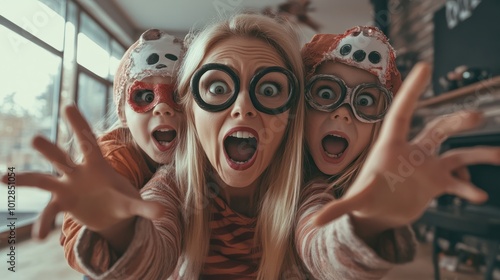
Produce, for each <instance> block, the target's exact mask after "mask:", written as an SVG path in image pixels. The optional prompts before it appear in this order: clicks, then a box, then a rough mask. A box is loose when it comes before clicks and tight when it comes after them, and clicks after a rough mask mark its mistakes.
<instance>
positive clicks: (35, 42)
mask: <svg viewBox="0 0 500 280" xmlns="http://www.w3.org/2000/svg"><path fill="white" fill-rule="evenodd" d="M0 38H2V40H0V61H1V65H2V67H0V84H1V85H2V90H1V91H0V173H1V174H4V173H6V172H7V168H8V167H15V172H16V173H21V172H26V171H40V172H46V173H51V172H53V170H52V166H51V164H50V163H49V162H47V161H46V160H45V159H44V158H43V157H42V156H40V155H39V153H38V152H37V151H35V150H34V149H33V147H32V146H31V141H32V139H33V137H34V136H35V135H43V136H45V137H46V138H48V139H49V140H51V141H53V142H56V141H57V142H59V143H60V144H64V143H65V142H66V141H67V140H68V136H69V135H67V132H65V129H60V128H61V127H64V122H63V121H61V120H60V119H59V116H60V113H59V107H60V101H61V102H65V103H67V102H71V101H76V102H77V103H78V105H79V107H80V109H81V110H82V112H83V114H84V115H85V117H86V118H87V119H88V121H89V122H90V123H91V124H94V123H97V122H98V121H100V120H101V119H102V118H103V117H104V115H105V114H106V112H107V108H112V109H111V110H114V108H113V107H112V106H114V105H113V104H112V82H113V76H114V73H115V71H116V68H117V66H118V63H119V60H120V59H121V57H122V55H123V53H124V52H125V48H124V47H123V46H122V45H121V44H120V43H119V42H118V41H116V40H115V38H114V37H113V36H112V35H111V34H110V33H109V32H107V31H106V30H105V29H104V28H103V27H102V26H101V25H100V24H98V23H97V22H96V21H95V20H94V19H92V18H91V17H90V16H89V15H87V14H86V12H85V11H84V10H83V9H82V8H81V7H80V6H78V3H76V2H75V1H73V0H23V1H6V2H5V3H4V4H2V8H1V9H0ZM4 38H5V39H4ZM61 77H64V80H62V79H61ZM108 125H109V124H108ZM6 191H7V190H6V188H5V185H0V192H2V193H3V194H5V193H6ZM0 197H2V198H5V197H6V196H5V195H0ZM49 200H50V193H49V192H46V191H42V190H39V189H36V188H20V187H19V188H16V208H15V213H16V217H17V218H18V220H17V222H16V225H17V226H18V229H19V227H21V226H23V225H25V224H29V223H31V222H32V221H33V220H34V218H35V217H36V216H37V215H38V213H39V212H40V211H41V210H42V209H43V208H44V207H45V205H46V204H47V202H48V201H49ZM7 209H8V201H7V199H0V218H2V217H4V218H3V219H4V220H6V218H5V215H7V212H5V211H6V210H7ZM5 230H6V228H5V226H1V227H0V233H1V232H3V231H5Z"/></svg>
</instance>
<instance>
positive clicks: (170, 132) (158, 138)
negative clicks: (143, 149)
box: [152, 127, 177, 152]
mask: <svg viewBox="0 0 500 280" xmlns="http://www.w3.org/2000/svg"><path fill="white" fill-rule="evenodd" d="M152 136H153V139H154V140H155V141H154V142H155V144H156V147H157V148H158V149H159V150H160V151H162V152H164V151H166V150H168V149H170V148H171V147H172V146H173V144H172V143H173V142H174V140H175V138H176V137H177V131H176V130H175V129H173V128H170V127H163V128H157V129H155V130H154V131H153V133H152Z"/></svg>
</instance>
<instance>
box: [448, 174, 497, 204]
mask: <svg viewBox="0 0 500 280" xmlns="http://www.w3.org/2000/svg"><path fill="white" fill-rule="evenodd" d="M446 193H449V194H453V195H456V196H458V197H461V198H464V199H466V200H468V201H470V202H472V203H476V204H479V203H483V202H485V201H486V200H487V199H488V193H486V192H485V191H484V190H482V189H480V188H478V187H476V186H474V185H472V184H470V183H469V182H465V181H460V180H453V182H452V184H451V185H450V187H448V188H446Z"/></svg>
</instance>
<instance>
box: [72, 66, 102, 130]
mask: <svg viewBox="0 0 500 280" xmlns="http://www.w3.org/2000/svg"><path fill="white" fill-rule="evenodd" d="M106 91H107V87H106V86H105V85H104V84H102V83H100V82H99V81H97V80H95V79H93V78H92V77H90V76H89V75H87V74H85V73H80V75H79V76H78V102H77V104H78V108H80V110H81V111H82V113H83V115H84V116H85V118H86V119H87V121H88V122H89V124H92V126H94V125H99V122H100V121H101V120H103V119H104V114H105V108H106V99H107V97H106Z"/></svg>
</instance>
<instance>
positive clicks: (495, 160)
mask: <svg viewBox="0 0 500 280" xmlns="http://www.w3.org/2000/svg"><path fill="white" fill-rule="evenodd" d="M441 161H442V163H443V164H444V166H446V168H447V169H448V170H450V171H452V170H455V169H458V168H460V167H463V166H467V165H474V164H494V165H500V148H493V147H486V146H484V147H483V146H476V147H470V148H458V149H453V150H449V151H447V152H445V153H443V154H442V155H441Z"/></svg>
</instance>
